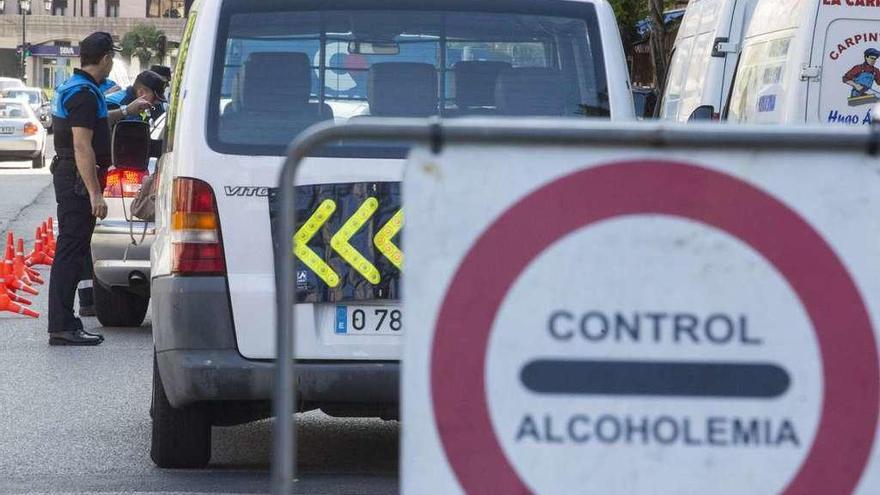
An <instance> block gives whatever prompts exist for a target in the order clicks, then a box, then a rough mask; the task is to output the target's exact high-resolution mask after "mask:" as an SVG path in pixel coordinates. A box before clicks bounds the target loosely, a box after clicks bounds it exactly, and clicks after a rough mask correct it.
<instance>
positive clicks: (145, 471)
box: [0, 162, 400, 494]
mask: <svg viewBox="0 0 880 495" xmlns="http://www.w3.org/2000/svg"><path fill="white" fill-rule="evenodd" d="M54 201H55V198H54V191H53V190H52V187H51V177H50V176H49V173H48V171H47V170H41V171H39V170H38V171H33V170H30V164H29V162H12V163H9V162H0V234H2V237H0V239H3V240H4V242H5V237H6V230H7V229H11V230H13V231H14V232H15V233H16V236H23V237H24V238H25V239H26V240H29V239H31V238H32V237H33V231H34V229H35V228H36V226H37V225H38V224H39V222H40V221H42V220H44V219H45V218H46V217H48V216H50V215H54V207H55V204H54ZM27 244H28V248H29V247H30V242H27ZM41 271H42V272H43V274H44V278H46V279H47V280H48V270H47V269H43V270H41ZM40 290H41V294H40V295H39V296H35V297H33V301H34V308H35V309H36V310H37V311H40V312H41V313H42V314H43V317H42V318H41V319H39V320H33V319H26V318H21V317H18V316H16V315H11V314H9V313H0V493H120V492H125V493H132V492H137V493H265V492H267V491H268V490H269V467H270V461H271V446H272V431H273V425H274V420H267V421H261V422H258V423H251V424H248V425H242V426H236V427H230V428H214V431H213V442H214V447H213V452H212V460H211V465H210V466H209V468H208V469H206V470H201V471H195V470H189V471H187V470H184V471H167V470H161V469H158V468H156V467H154V466H153V464H152V462H151V461H150V459H149V445H150V418H149V404H150V390H151V366H152V354H151V349H152V337H151V328H150V321H149V317H148V319H147V322H146V323H145V324H144V326H143V327H141V328H139V329H118V328H100V325H99V323H98V321H97V320H96V319H94V318H87V319H85V320H84V321H85V323H86V326H87V328H89V329H95V330H96V331H100V332H103V333H104V335H105V336H106V338H107V340H106V342H105V343H104V344H103V345H101V346H99V347H96V348H64V347H49V346H48V345H47V336H46V333H45V310H46V299H47V295H46V286H40ZM297 425H298V426H297V431H298V440H299V445H298V457H299V466H298V469H299V478H298V481H297V483H296V485H295V493H302V494H390V493H397V491H398V481H397V477H398V476H397V469H398V453H399V452H398V442H399V436H400V427H399V423H397V422H386V421H381V420H379V419H336V418H331V417H329V416H326V415H324V414H323V413H321V412H310V413H306V414H300V415H297Z"/></svg>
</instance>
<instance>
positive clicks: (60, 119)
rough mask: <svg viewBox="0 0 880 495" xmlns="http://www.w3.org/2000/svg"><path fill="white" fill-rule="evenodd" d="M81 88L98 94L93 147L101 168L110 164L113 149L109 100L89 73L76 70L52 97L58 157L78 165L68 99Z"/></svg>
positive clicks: (96, 96) (71, 166)
mask: <svg viewBox="0 0 880 495" xmlns="http://www.w3.org/2000/svg"><path fill="white" fill-rule="evenodd" d="M81 91H88V92H90V93H92V94H93V95H94V96H95V100H96V101H97V104H98V107H97V114H96V115H95V128H94V135H93V137H92V148H93V149H94V150H95V160H96V162H97V165H98V166H99V167H102V168H106V167H109V166H110V164H111V161H112V160H111V152H110V126H109V120H108V109H107V101H106V100H105V99H104V93H102V92H101V90H100V88H99V87H98V85H97V84H96V83H95V81H94V80H93V79H91V78H90V77H89V76H88V75H87V74H85V73H84V72H82V71H80V70H79V69H77V70H75V71H74V73H73V76H72V77H71V78H70V79H68V80H67V81H65V82H64V83H63V84H61V85H60V86H58V87H57V88H55V97H54V98H53V99H52V118H53V125H54V127H55V135H54V140H55V153H56V155H57V156H58V158H59V160H63V161H65V162H66V165H65V167H66V168H75V166H74V165H73V160H74V151H73V135H72V133H71V128H70V125H69V122H68V117H69V116H70V115H69V112H68V110H67V103H68V101H69V100H70V99H71V98H73V96H74V95H77V94H80V92H81Z"/></svg>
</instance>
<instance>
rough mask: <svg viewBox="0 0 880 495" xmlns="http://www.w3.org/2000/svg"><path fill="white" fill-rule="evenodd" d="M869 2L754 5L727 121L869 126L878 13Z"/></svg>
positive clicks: (876, 76) (876, 82)
mask: <svg viewBox="0 0 880 495" xmlns="http://www.w3.org/2000/svg"><path fill="white" fill-rule="evenodd" d="M875 3H876V2H873V1H870V0H759V2H758V5H757V6H756V8H755V14H754V18H753V19H752V22H751V24H750V26H749V29H748V32H747V34H746V39H745V41H744V45H743V53H742V57H741V60H740V66H739V69H738V71H737V75H736V81H735V84H734V87H733V92H732V95H731V100H730V107H729V111H728V113H727V119H728V120H729V121H731V122H750V123H764V124H778V123H789V122H790V123H805V122H806V123H822V124H834V125H863V124H869V123H870V122H871V112H870V110H871V107H872V104H874V103H876V102H878V101H880V68H878V67H876V65H877V59H878V56H880V8H878V7H877V6H875ZM878 5H880V4H878Z"/></svg>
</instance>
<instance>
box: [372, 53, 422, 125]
mask: <svg viewBox="0 0 880 495" xmlns="http://www.w3.org/2000/svg"><path fill="white" fill-rule="evenodd" d="M437 86H438V83H437V69H435V68H434V66H433V65H431V64H423V63H416V62H381V63H377V64H373V65H372V66H371V67H370V75H369V95H368V99H369V103H370V115H371V116H374V117H378V116H382V117H429V116H431V115H436V114H437V96H438V92H437V91H438V90H437Z"/></svg>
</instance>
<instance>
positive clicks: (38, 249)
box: [24, 227, 54, 266]
mask: <svg viewBox="0 0 880 495" xmlns="http://www.w3.org/2000/svg"><path fill="white" fill-rule="evenodd" d="M40 230H41V229H40V227H37V233H36V240H34V250H33V251H31V254H29V255H28V256H27V259H26V260H25V262H24V264H25V265H27V266H34V265H46V266H50V265H52V262H53V261H54V260H53V259H52V257H51V256H49V255H48V254H46V251H45V250H44V249H43V236H42V234H41V232H40Z"/></svg>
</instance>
